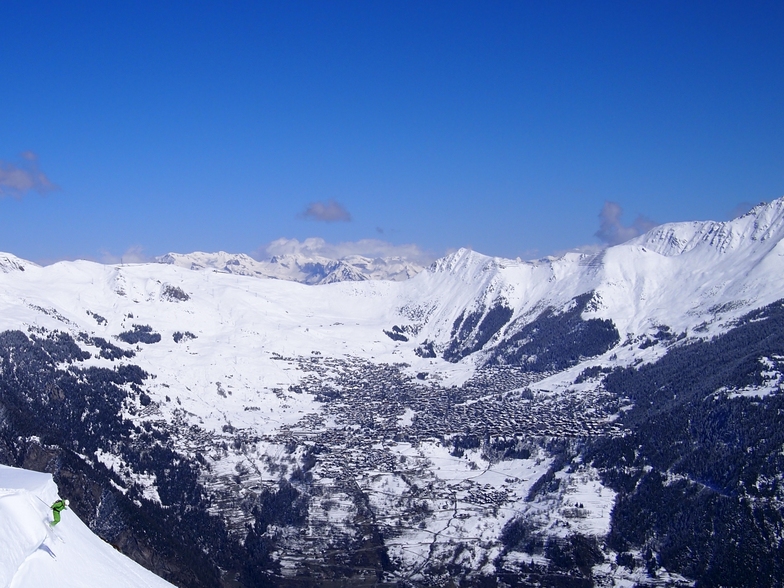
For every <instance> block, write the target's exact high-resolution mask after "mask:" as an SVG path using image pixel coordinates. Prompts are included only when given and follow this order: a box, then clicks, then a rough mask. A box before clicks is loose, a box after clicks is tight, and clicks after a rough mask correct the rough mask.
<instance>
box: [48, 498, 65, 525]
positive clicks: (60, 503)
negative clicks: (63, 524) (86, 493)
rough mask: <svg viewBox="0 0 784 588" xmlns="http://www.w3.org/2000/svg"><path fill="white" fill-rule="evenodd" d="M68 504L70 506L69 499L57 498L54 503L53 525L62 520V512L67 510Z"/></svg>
mask: <svg viewBox="0 0 784 588" xmlns="http://www.w3.org/2000/svg"><path fill="white" fill-rule="evenodd" d="M66 506H68V501H66V500H57V501H56V502H55V503H54V504H53V505H52V516H53V517H54V521H52V526H54V525H56V524H57V523H59V522H60V513H61V512H63V511H64V510H65V507H66Z"/></svg>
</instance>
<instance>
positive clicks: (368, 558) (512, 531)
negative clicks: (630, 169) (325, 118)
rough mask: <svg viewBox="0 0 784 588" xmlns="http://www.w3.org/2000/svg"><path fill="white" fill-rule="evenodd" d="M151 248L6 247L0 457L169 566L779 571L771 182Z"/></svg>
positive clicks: (152, 561)
mask: <svg viewBox="0 0 784 588" xmlns="http://www.w3.org/2000/svg"><path fill="white" fill-rule="evenodd" d="M159 261H160V263H146V264H128V265H101V264H97V263H91V262H86V261H76V262H60V263H56V264H53V265H51V266H46V267H39V266H37V265H35V264H33V263H30V262H26V261H25V260H21V259H18V258H16V257H14V256H13V255H11V254H2V255H0V433H1V435H0V462H2V463H5V464H8V465H11V466H17V467H25V468H28V469H33V470H38V471H45V472H50V473H51V474H53V476H54V480H55V481H56V482H57V485H58V488H59V492H60V495H61V496H68V497H70V499H71V501H72V503H73V510H74V513H75V514H78V515H79V517H80V518H81V519H82V520H84V521H85V523H87V524H88V525H89V527H90V529H92V530H93V531H94V532H95V533H96V534H97V535H99V536H100V537H102V538H103V539H105V540H106V541H108V542H110V543H112V544H113V545H115V546H116V547H117V548H118V549H119V550H120V551H122V552H123V553H125V554H127V555H128V556H130V557H131V558H133V559H134V560H136V561H137V562H139V563H141V564H142V565H144V566H145V567H147V568H148V569H150V570H152V571H154V572H155V573H156V574H158V575H160V576H161V577H163V578H165V579H166V580H168V581H170V582H172V583H173V584H175V585H179V586H266V585H270V586H374V585H389V586H530V585H541V586H590V585H599V586H611V585H616V586H618V585H620V586H633V585H647V584H650V585H683V586H686V585H692V584H693V583H694V582H695V581H697V580H699V581H700V582H701V585H706V586H707V585H720V584H725V585H740V584H742V583H743V582H744V581H747V580H748V579H749V578H750V577H751V578H753V580H754V581H753V582H752V584H753V585H758V586H777V585H781V584H780V582H781V580H780V579H781V578H782V577H784V568H783V567H782V565H784V564H782V563H781V562H782V561H784V553H782V550H783V549H784V510H783V509H784V480H783V479H782V472H783V471H784V430H782V429H784V428H782V427H781V417H780V415H781V413H782V411H784V393H782V389H783V388H784V379H783V378H784V376H783V375H782V374H783V373H784V335H783V334H782V333H784V302H783V301H782V300H783V299H784V199H780V200H776V201H774V202H772V203H770V204H763V205H759V206H758V207H756V208H754V209H753V210H752V211H751V212H749V213H747V214H746V215H744V216H742V217H739V218H737V219H734V220H732V221H729V222H713V221H706V222H690V223H674V224H669V225H662V226H659V227H656V228H654V229H653V230H651V231H650V232H648V233H646V234H645V235H642V236H641V237H638V238H636V239H634V240H632V241H629V242H627V243H624V244H622V245H617V246H614V247H609V248H607V249H605V250H603V251H601V252H599V253H596V254H585V253H567V254H565V255H563V256H560V257H557V258H556V257H552V258H545V259H540V260H535V261H521V260H509V259H501V258H491V257H487V256H484V255H481V254H479V253H476V252H473V251H469V250H465V249H461V250H459V251H457V252H455V253H453V254H450V255H448V256H446V257H444V258H442V259H439V260H438V261H436V262H435V263H433V264H432V265H431V266H430V267H427V268H424V269H421V268H418V267H416V266H414V265H407V264H406V263H405V262H404V261H402V260H370V259H355V260H353V262H351V263H347V262H346V261H345V260H333V262H329V260H327V261H324V262H319V263H321V265H320V266H319V267H316V268H315V269H314V267H313V266H308V265H307V263H305V262H302V261H297V260H295V259H294V260H274V261H271V262H257V261H255V260H253V259H251V258H250V257H248V256H239V255H228V254H189V255H177V254H170V255H168V256H165V257H164V258H162V259H161V260H159ZM330 263H332V265H330ZM358 268H359V269H358ZM382 277H383V278H386V279H379V278H382ZM270 278H279V279H270ZM300 282H302V283H300ZM3 471H6V470H0V474H1V473H2V472H3ZM31 475H32V474H31ZM1 480H2V478H0V487H3V484H2V483H1ZM36 483H38V482H36ZM42 484H44V486H45V488H44V490H42V492H43V493H44V494H43V495H42V496H41V498H42V499H44V500H45V501H46V500H50V499H51V498H52V496H54V495H55V494H56V493H57V490H56V489H55V488H54V487H53V486H52V485H51V484H50V485H46V484H45V483H43V482H42ZM42 487H43V486H42ZM2 492H7V491H6V490H0V493H2ZM5 496H6V495H1V496H0V506H2V505H3V504H4V503H3V502H2V501H3V500H5V498H4V497H5ZM8 500H10V499H8ZM39 510H40V509H39ZM39 514H40V513H39ZM31 516H32V515H31ZM73 521H74V525H75V526H76V525H77V524H81V523H77V521H76V519H75V517H74V519H73ZM64 523H69V521H68V520H65V521H64ZM66 526H67V525H65V524H64V525H63V528H66ZM706 528H707V529H708V530H707V531H706ZM80 529H81V527H80ZM31 532H33V531H31ZM79 533H82V531H81V530H80V531H79ZM39 534H40V533H39ZM80 537H82V535H80ZM38 538H39V537H38V536H37V535H36V537H35V540H34V541H32V543H30V545H33V543H35V542H36V541H37V540H38ZM741 539H742V540H741ZM68 541H69V542H70V541H71V539H70V538H69V539H68ZM73 541H74V542H76V541H77V539H76V537H75V536H74V539H73ZM38 545H44V543H41V542H39V543H38ZM47 545H48V544H47ZM50 547H51V546H50ZM36 549H40V548H38V547H36ZM51 549H52V550H55V547H51ZM45 555H46V554H44V555H41V554H38V555H36V557H38V558H39V559H44V556H45ZM25 557H26V556H25ZM57 561H59V559H58V560H57ZM31 565H32V564H31ZM42 565H43V564H42ZM47 565H50V564H49V563H47ZM728 566H730V567H732V568H733V569H734V570H735V571H734V572H729V571H728ZM3 569H5V568H3ZM123 569H124V568H123ZM129 569H130V568H129ZM42 573H43V572H42ZM46 573H49V572H46ZM733 574H735V575H733ZM5 581H6V584H5V585H9V586H16V585H19V586H22V585H28V584H14V583H9V582H10V580H5ZM738 582H740V584H739V583H738ZM163 584H164V583H163V582H161V585H163ZM95 585H98V584H95ZM129 585H130V584H129ZM137 585H139V584H137ZM142 585H143V584H142ZM150 585H156V584H154V583H152V582H150Z"/></svg>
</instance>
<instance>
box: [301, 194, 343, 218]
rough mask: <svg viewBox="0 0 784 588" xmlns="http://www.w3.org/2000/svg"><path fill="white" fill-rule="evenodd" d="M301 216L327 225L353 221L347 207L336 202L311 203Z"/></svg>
mask: <svg viewBox="0 0 784 588" xmlns="http://www.w3.org/2000/svg"><path fill="white" fill-rule="evenodd" d="M301 216H302V218H308V219H311V220H316V221H322V222H325V223H334V222H349V221H350V220H351V214H350V213H349V211H348V210H346V207H345V206H343V205H342V204H340V203H339V202H336V201H335V200H327V201H326V202H311V203H310V204H308V207H307V208H306V209H305V212H303V213H302V214H301Z"/></svg>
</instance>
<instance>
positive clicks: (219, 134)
mask: <svg viewBox="0 0 784 588" xmlns="http://www.w3.org/2000/svg"><path fill="white" fill-rule="evenodd" d="M0 76H2V92H0V112H2V115H0V250H3V251H8V252H11V253H14V254H16V255H19V256H20V257H24V258H27V259H31V260H34V261H39V262H50V261H53V260H57V259H71V258H89V259H96V260H102V259H103V260H111V259H114V258H116V257H117V256H120V255H122V254H123V253H124V252H125V253H127V252H128V251H129V250H130V251H132V252H136V254H138V255H141V256H154V255H161V254H164V253H167V252H169V251H176V252H188V251H193V250H203V251H217V250H225V251H230V252H246V253H254V252H256V253H257V254H263V251H264V247H265V246H266V244H268V243H270V242H272V241H273V240H275V239H279V238H287V239H298V240H300V241H302V240H304V239H305V238H308V237H320V238H323V239H324V240H325V241H326V242H327V243H332V244H338V243H351V242H356V241H360V240H363V239H376V240H381V241H383V242H385V243H387V244H388V247H389V250H390V251H394V250H395V247H396V246H401V245H404V244H415V245H416V246H418V247H419V248H420V249H421V250H422V251H425V252H429V253H431V254H434V255H440V254H443V253H444V252H446V251H448V250H450V249H455V248H457V247H461V246H469V247H472V248H474V249H475V250H477V251H479V252H482V253H486V254H489V255H500V256H506V257H517V256H521V257H523V258H532V257H537V256H542V255H546V254H550V253H553V252H557V251H561V250H565V249H568V248H572V247H579V246H584V245H590V244H598V243H600V242H601V239H600V238H599V237H597V236H596V233H597V231H598V230H599V228H600V218H599V214H600V212H602V210H604V211H605V221H606V220H607V215H608V214H613V215H614V216H612V219H611V220H612V222H616V223H620V224H619V225H618V226H619V227H620V228H621V229H623V230H622V231H620V233H619V234H622V235H628V234H633V233H634V231H636V230H638V229H639V228H640V227H642V228H644V227H645V226H649V224H650V223H660V222H669V221H679V220H694V219H717V220H724V219H727V218H730V217H731V216H732V213H733V211H734V210H736V209H737V207H739V206H740V207H741V208H742V207H743V205H744V204H743V203H757V202H760V201H763V200H764V201H770V200H772V199H775V198H778V197H781V196H784V3H781V2H745V1H744V2H720V1H712V2H683V1H678V2H666V1H656V2H582V1H579V2H558V1H548V2H522V1H515V2H456V1H450V2H421V1H416V2H413V1H412V2H407V1H394V2H393V1H389V2H372V1H367V0H363V1H359V2H332V1H321V2H274V3H272V2H270V3H264V2H239V1H236V2H196V1H189V2H173V1H172V2H121V1H116V2H57V3H55V2H52V3H49V2H35V1H32V2H23V1H15V0H12V1H9V2H4V3H3V7H2V18H0ZM608 201H609V202H612V203H615V204H614V205H612V207H611V208H607V206H606V202H608ZM616 205H617V206H616ZM621 211H622V212H621ZM641 217H642V218H641ZM602 235H605V237H606V235H607V233H606V232H604V233H602ZM606 238H607V237H606ZM610 238H611V237H610ZM376 246H377V248H378V247H381V248H382V249H383V246H381V245H379V244H376Z"/></svg>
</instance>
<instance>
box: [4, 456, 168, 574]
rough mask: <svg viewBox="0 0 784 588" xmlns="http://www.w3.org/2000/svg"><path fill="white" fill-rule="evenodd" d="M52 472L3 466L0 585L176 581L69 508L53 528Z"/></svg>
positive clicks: (54, 498) (55, 492)
mask: <svg viewBox="0 0 784 588" xmlns="http://www.w3.org/2000/svg"><path fill="white" fill-rule="evenodd" d="M57 498H58V494H57V486H56V485H55V483H54V482H53V481H52V476H51V475H49V474H41V473H38V472H31V471H28V470H22V469H18V468H12V467H8V466H2V465H0V588H40V587H41V586H58V587H59V588H88V587H89V588H99V587H104V586H112V587H113V588H126V587H127V588H145V587H149V588H164V587H166V586H168V587H171V586H172V584H169V583H168V582H166V581H164V580H163V579H161V578H159V577H158V576H156V575H155V574H153V573H152V572H150V571H148V570H146V569H144V568H143V567H142V566H140V565H139V564H137V563H136V562H134V561H132V560H131V559H129V558H127V557H125V556H124V555H122V554H121V553H120V552H119V551H117V550H115V549H114V548H113V547H112V546H111V545H109V544H108V543H105V542H104V541H103V540H101V539H100V538H99V537H97V536H96V535H94V534H93V533H92V531H90V529H88V528H87V526H86V525H85V524H84V523H83V522H82V521H81V520H80V519H79V517H77V516H76V514H74V512H73V511H71V510H70V509H66V510H65V511H63V512H62V519H61V521H60V523H59V524H58V525H56V526H55V527H54V528H52V527H50V525H49V522H50V521H51V520H52V511H51V508H50V507H49V505H51V504H52V503H53V502H54V501H55V500H57Z"/></svg>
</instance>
